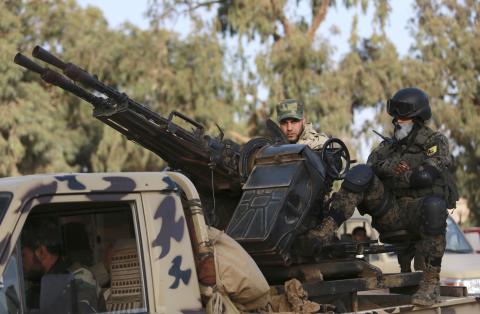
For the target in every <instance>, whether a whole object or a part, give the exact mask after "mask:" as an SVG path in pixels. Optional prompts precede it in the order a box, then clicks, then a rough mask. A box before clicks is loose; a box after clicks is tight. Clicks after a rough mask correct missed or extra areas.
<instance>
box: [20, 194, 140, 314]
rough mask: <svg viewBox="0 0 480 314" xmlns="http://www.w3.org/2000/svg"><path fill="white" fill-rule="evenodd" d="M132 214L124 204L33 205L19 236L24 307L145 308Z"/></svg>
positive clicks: (51, 310) (132, 208)
mask: <svg viewBox="0 0 480 314" xmlns="http://www.w3.org/2000/svg"><path fill="white" fill-rule="evenodd" d="M135 217H136V216H135V206H134V204H133V203H128V202H123V203H114V202H111V203H104V202H102V203H100V202H97V203H95V202H88V203H87V202H82V203H68V204H59V203H56V204H55V203H53V204H42V205H39V206H37V207H35V208H33V209H32V211H31V213H30V215H29V216H28V218H27V220H26V222H25V225H24V227H23V229H22V233H21V238H20V241H21V252H22V254H21V255H22V259H21V267H19V268H20V269H22V270H23V275H22V276H23V282H24V291H23V294H24V295H25V305H26V309H27V310H28V311H33V312H34V311H36V310H40V312H42V313H63V312H64V313H67V312H74V313H75V312H76V313H92V312H106V313H110V312H117V311H125V310H134V311H135V312H139V311H146V310H147V309H146V298H145V289H144V278H143V265H142V261H141V257H140V255H139V252H140V250H139V249H138V243H139V241H138V240H139V239H138V236H137V231H136V227H135V226H136V222H135V221H136V220H135ZM60 296H61V297H60Z"/></svg>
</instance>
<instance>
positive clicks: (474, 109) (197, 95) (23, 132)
mask: <svg viewBox="0 0 480 314" xmlns="http://www.w3.org/2000/svg"><path fill="white" fill-rule="evenodd" d="M300 2H301V3H302V4H303V5H305V4H306V5H307V7H308V10H307V12H306V13H305V12H297V10H291V9H292V8H295V5H297V4H299V3H300ZM390 3H391V1H388V0H379V1H367V0H343V1H335V0H330V1H329V0H314V1H300V0H298V1H297V0H256V1H253V0H246V1H223V0H222V1H204V0H168V1H155V0H153V1H151V2H150V7H149V11H148V16H149V19H150V25H151V27H150V28H149V29H147V30H141V29H139V28H137V27H135V26H134V25H130V24H124V25H122V26H121V27H119V28H117V29H112V28H110V27H109V25H108V23H107V21H106V19H105V17H104V16H103V15H102V12H101V11H100V10H99V9H97V8H94V7H88V8H81V7H79V6H78V5H77V4H76V2H75V1H74V0H49V1H3V2H0V34H1V35H2V41H1V43H0V70H1V71H2V76H0V155H1V156H2V163H1V164H0V176H10V175H20V174H28V173H36V172H54V171H136V170H158V169H160V168H161V167H163V166H164V164H163V162H162V161H161V160H160V159H159V158H158V157H156V156H154V155H153V154H152V153H150V152H148V151H146V150H145V149H142V148H140V147H138V145H136V144H134V143H132V142H129V141H127V140H126V139H125V138H124V137H122V136H121V135H119V134H117V133H116V132H115V131H113V130H111V129H109V128H108V127H106V126H104V125H102V124H101V123H99V122H98V121H96V120H95V119H93V118H92V116H91V108H90V106H89V105H88V104H86V103H85V102H82V101H80V100H79V99H77V98H75V97H72V96H70V95H67V94H65V93H63V92H62V91H60V90H59V89H57V88H53V87H51V86H47V85H45V84H44V83H42V82H41V81H40V79H39V78H38V76H36V75H34V74H32V73H29V72H26V71H23V70H22V69H21V68H19V67H18V66H16V65H15V64H13V62H12V60H13V56H14V55H15V53H16V52H17V51H22V52H27V53H28V52H29V51H31V49H32V48H33V46H34V45H37V44H38V45H42V46H44V47H46V48H48V49H49V50H51V51H52V52H54V53H55V54H57V55H59V56H60V57H61V58H63V59H64V60H68V61H72V62H74V63H76V64H78V65H80V66H82V67H84V68H85V69H87V70H88V71H90V72H92V73H95V74H97V75H98V76H99V78H100V79H101V80H103V81H105V82H106V83H108V84H110V85H112V86H114V87H116V88H118V89H120V90H122V91H125V92H126V93H127V94H129V95H130V96H131V97H132V98H134V99H136V100H137V101H139V102H141V103H144V104H146V105H149V106H150V107H152V108H153V109H154V110H155V111H157V112H159V113H160V114H162V115H166V114H168V113H169V112H170V111H171V110H174V109H175V110H179V111H181V112H183V113H185V114H187V115H189V116H191V117H193V118H194V119H196V120H198V121H199V122H201V123H202V124H204V125H206V127H207V130H209V131H210V132H215V130H216V127H215V123H218V124H220V125H221V126H222V127H224V129H225V130H226V134H227V136H231V137H232V138H233V139H234V140H236V141H238V142H240V143H242V142H245V141H246V140H248V137H249V136H255V135H259V134H262V133H264V132H265V129H264V123H265V120H266V119H267V118H268V117H270V116H271V114H272V112H273V110H272V108H273V107H274V105H275V104H276V103H277V102H278V101H279V100H281V99H283V98H298V99H300V100H302V101H304V103H305V104H306V113H307V118H308V120H310V121H311V122H314V124H315V126H316V127H317V128H321V130H322V131H324V132H326V133H330V134H332V135H334V136H337V137H340V138H342V139H344V140H345V141H346V142H347V144H348V145H349V147H351V148H353V147H355V145H357V141H356V139H357V138H358V137H359V134H352V131H351V124H352V122H353V121H352V120H353V112H354V110H357V109H362V108H368V107H373V108H376V109H377V113H378V114H377V116H376V117H375V123H376V126H375V128H377V127H378V124H380V125H381V126H382V127H383V128H384V129H388V128H389V127H391V121H390V117H389V116H388V115H386V114H385V102H386V99H388V98H389V97H391V95H392V94H393V93H394V92H395V91H396V90H398V89H399V88H402V87H406V86H418V87H420V88H422V89H424V90H425V91H427V93H428V94H429V95H430V97H431V103H432V108H433V114H434V119H433V123H434V124H435V125H436V127H438V128H440V129H441V130H443V131H444V132H445V133H446V134H447V135H448V136H449V138H450V139H451V142H452V145H453V148H454V154H455V156H456V165H457V167H456V170H457V171H456V175H457V178H458V181H459V183H460V187H461V191H462V194H463V195H464V196H466V197H467V198H468V204H469V206H470V208H472V209H473V210H474V212H475V215H476V218H477V220H478V221H480V205H478V204H480V192H479V191H478V188H477V186H478V184H479V182H480V169H479V167H480V166H479V165H480V148H479V147H480V145H479V144H480V143H479V142H480V119H479V117H480V115H479V111H480V109H479V108H480V76H479V74H478V73H480V54H478V51H479V50H480V41H479V40H478V38H479V37H480V36H479V35H480V34H479V28H478V19H479V13H480V12H479V10H480V7H479V6H478V3H477V1H473V0H466V1H453V0H417V1H416V5H415V9H416V15H415V16H413V17H405V18H406V19H407V18H411V20H412V22H411V25H410V26H411V33H412V35H413V36H415V39H416V43H415V45H414V47H412V50H411V53H410V55H409V56H407V57H403V58H401V57H400V56H399V55H398V53H397V51H396V49H395V47H394V45H393V44H392V42H391V39H389V38H388V37H387V35H386V33H385V25H386V24H387V22H388V18H389V14H390V11H391V7H390ZM369 5H370V6H373V9H374V19H373V25H372V30H373V34H372V36H370V38H360V36H359V35H358V33H357V25H358V23H359V18H360V17H359V16H357V15H355V18H354V20H353V21H351V23H352V33H351V35H350V40H349V43H350V47H351V49H350V51H349V53H347V54H346V55H345V57H344V58H343V59H342V60H341V61H340V62H339V63H338V64H335V63H334V61H333V60H332V56H331V54H332V51H333V47H331V46H330V45H329V43H328V42H326V41H325V40H324V39H323V36H322V37H321V36H318V35H319V34H318V29H319V27H320V25H321V24H322V23H323V21H324V20H325V17H326V16H327V14H328V13H329V11H330V10H331V9H332V8H334V7H338V6H344V7H346V8H360V10H361V12H362V13H363V14H365V13H366V12H367V9H368V6H369ZM204 13H209V14H204ZM180 14H184V15H186V16H188V17H189V18H190V21H191V22H192V24H193V25H195V32H192V34H190V35H189V36H187V37H186V38H182V37H181V36H180V35H179V34H177V33H175V32H172V31H169V30H167V29H165V28H164V27H162V25H165V23H164V22H165V20H166V19H169V18H172V17H175V16H178V15H180ZM302 14H303V15H302ZM205 16H207V18H205ZM232 42H236V45H232V44H231V43H232ZM226 43H228V45H227V44H226ZM251 45H253V46H255V45H256V46H260V49H257V50H256V54H255V55H253V56H252V51H250V47H251ZM232 47H235V48H236V49H235V50H232ZM262 91H266V92H267V94H266V97H265V96H263V97H262V99H261V97H259V94H260V93H262ZM364 131H365V132H368V133H367V134H371V130H366V129H365V130H364ZM385 133H386V132H385ZM376 140H378V139H377V138H375V141H376ZM352 150H353V149H352ZM352 155H353V156H355V153H354V152H353V153H352Z"/></svg>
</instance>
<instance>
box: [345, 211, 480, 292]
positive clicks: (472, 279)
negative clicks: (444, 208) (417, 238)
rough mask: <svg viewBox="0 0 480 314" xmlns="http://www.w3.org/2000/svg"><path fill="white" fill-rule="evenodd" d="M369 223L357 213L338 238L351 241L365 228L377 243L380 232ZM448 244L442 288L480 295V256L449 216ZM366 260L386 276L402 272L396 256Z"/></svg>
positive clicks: (365, 216) (371, 257) (370, 256)
mask: <svg viewBox="0 0 480 314" xmlns="http://www.w3.org/2000/svg"><path fill="white" fill-rule="evenodd" d="M370 222H371V218H370V216H368V215H364V216H361V215H360V214H359V213H358V212H357V211H355V214H354V216H353V217H352V218H351V219H350V220H348V221H346V222H345V223H344V224H343V225H342V226H341V227H340V228H339V231H338V235H339V237H340V238H342V237H343V238H348V235H349V234H351V232H352V230H353V229H354V228H355V227H357V226H363V227H364V228H365V229H366V231H367V235H368V236H369V237H370V239H378V232H377V230H375V228H373V227H372V226H371V224H370ZM345 235H347V236H345ZM446 240H447V247H446V250H445V255H444V257H443V261H442V271H441V273H440V281H441V284H442V285H446V286H465V287H467V289H468V293H469V294H471V295H479V294H480V255H478V254H475V252H474V250H473V248H472V246H471V245H470V243H469V242H468V241H467V239H466V237H465V235H464V234H463V232H462V230H461V229H460V228H459V226H458V225H457V223H456V222H455V221H454V220H453V219H452V217H450V216H449V217H448V218H447V234H446ZM367 258H368V261H369V262H370V263H371V264H373V265H375V266H377V267H379V268H380V269H382V271H383V272H384V273H398V272H400V267H399V266H398V262H397V256H396V254H395V253H380V254H372V255H369V256H368V257H367ZM459 265H461V267H459Z"/></svg>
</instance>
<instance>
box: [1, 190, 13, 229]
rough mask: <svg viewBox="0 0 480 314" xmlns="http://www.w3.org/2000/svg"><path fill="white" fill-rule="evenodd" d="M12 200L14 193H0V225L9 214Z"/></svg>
mask: <svg viewBox="0 0 480 314" xmlns="http://www.w3.org/2000/svg"><path fill="white" fill-rule="evenodd" d="M11 200H12V193H10V192H0V223H1V222H2V220H3V216H5V213H6V212H7V208H8V205H10V201H11Z"/></svg>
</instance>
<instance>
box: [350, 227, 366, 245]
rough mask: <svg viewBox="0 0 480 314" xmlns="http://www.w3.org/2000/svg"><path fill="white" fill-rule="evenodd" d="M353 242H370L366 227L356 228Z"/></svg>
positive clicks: (353, 233)
mask: <svg viewBox="0 0 480 314" xmlns="http://www.w3.org/2000/svg"><path fill="white" fill-rule="evenodd" d="M352 240H353V241H355V242H366V241H368V240H370V238H369V237H368V236H367V230H365V228H364V227H360V226H358V227H355V228H354V229H353V231H352Z"/></svg>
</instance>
